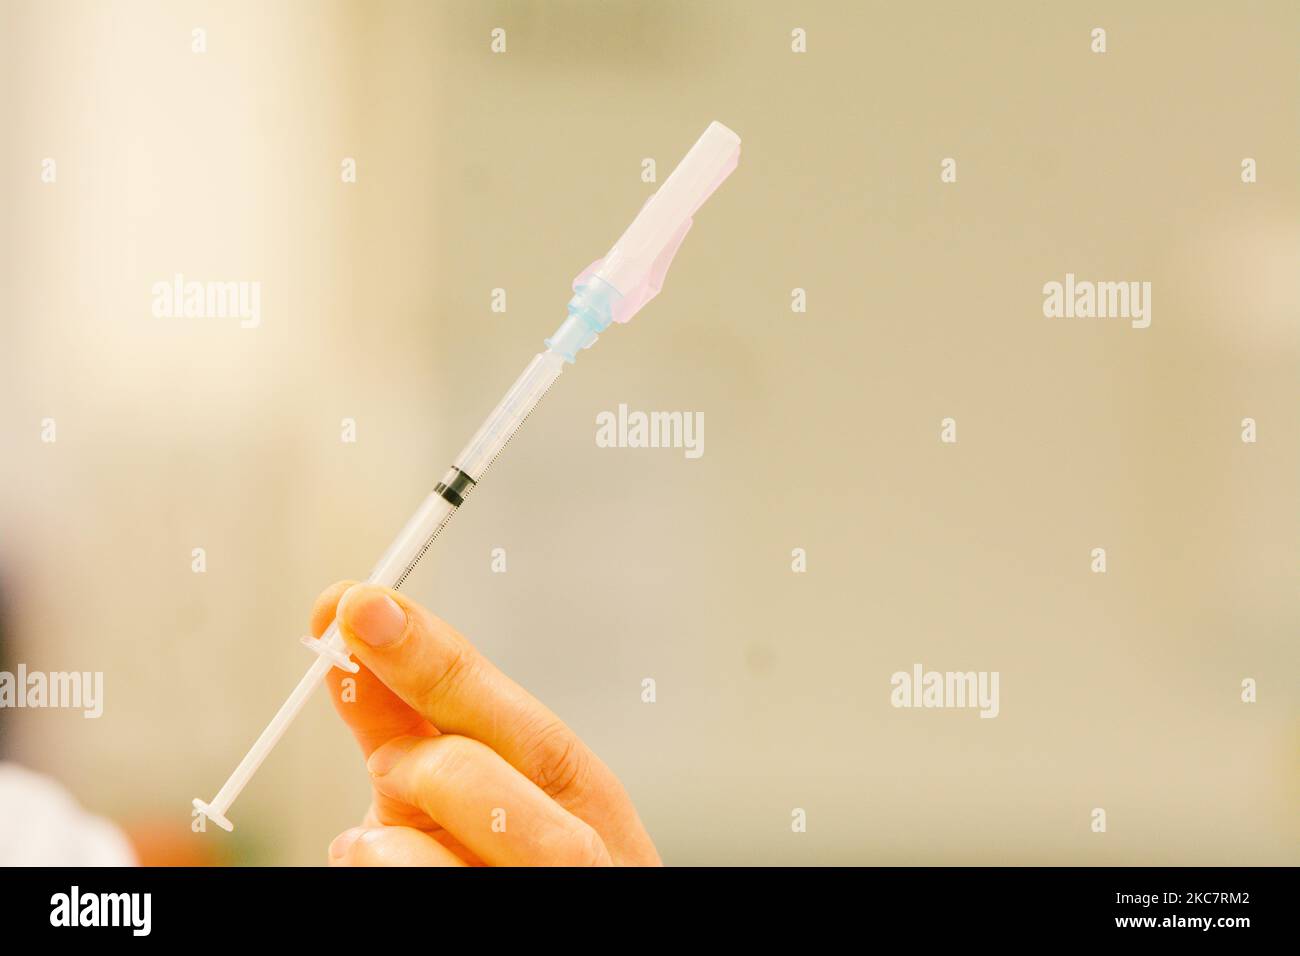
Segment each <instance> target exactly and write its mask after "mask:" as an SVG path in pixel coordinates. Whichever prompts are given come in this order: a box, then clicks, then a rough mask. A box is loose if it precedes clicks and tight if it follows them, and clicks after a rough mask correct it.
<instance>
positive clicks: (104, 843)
mask: <svg viewBox="0 0 1300 956" xmlns="http://www.w3.org/2000/svg"><path fill="white" fill-rule="evenodd" d="M135 863H136V860H135V854H134V853H132V852H131V845H130V844H129V843H128V842H127V840H126V837H124V836H123V835H122V832H121V831H120V830H118V829H117V827H115V826H113V824H111V823H109V822H108V821H107V820H105V819H103V818H102V817H97V816H94V815H92V814H90V813H87V812H86V811H85V810H83V809H82V808H81V806H80V805H79V804H78V803H77V802H76V800H74V799H73V798H72V796H71V795H70V794H69V793H68V792H67V791H66V790H64V789H63V787H61V786H60V785H59V784H58V783H56V782H55V781H54V780H51V779H50V778H49V777H45V776H42V775H41V774H38V773H34V772H33V771H31V770H26V769H24V768H22V767H20V766H18V765H17V764H12V763H0V866H134V865H135Z"/></svg>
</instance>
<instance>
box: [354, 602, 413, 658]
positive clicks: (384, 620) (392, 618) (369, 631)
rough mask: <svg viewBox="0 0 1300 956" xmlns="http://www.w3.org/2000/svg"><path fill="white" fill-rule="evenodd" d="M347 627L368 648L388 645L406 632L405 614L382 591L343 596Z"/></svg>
mask: <svg viewBox="0 0 1300 956" xmlns="http://www.w3.org/2000/svg"><path fill="white" fill-rule="evenodd" d="M343 616H344V624H345V625H346V626H347V629H348V630H349V631H351V632H352V633H353V634H355V635H356V636H357V637H358V638H360V639H361V640H363V641H365V642H366V643H367V644H369V645H370V646H371V647H383V646H384V645H386V644H391V643H393V641H395V640H397V639H398V638H399V637H401V636H402V635H403V634H404V633H405V632H406V614H405V612H404V611H403V610H402V609H401V607H399V606H398V604H397V602H396V601H394V600H393V599H392V598H390V597H389V596H388V595H387V594H385V593H383V592H382V591H377V590H372V591H369V592H362V593H360V594H353V595H351V596H350V597H349V595H348V594H345V595H343Z"/></svg>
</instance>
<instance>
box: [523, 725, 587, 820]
mask: <svg viewBox="0 0 1300 956" xmlns="http://www.w3.org/2000/svg"><path fill="white" fill-rule="evenodd" d="M529 737H530V739H529V742H528V744H527V745H526V746H525V748H524V758H523V763H524V766H525V767H526V768H527V774H528V777H529V779H531V780H532V781H533V783H535V784H537V786H538V787H540V788H541V789H542V791H543V792H544V793H545V794H546V795H547V796H548V797H551V798H552V799H554V800H561V801H562V800H563V799H564V798H565V797H568V796H573V795H574V794H577V793H580V792H582V791H583V790H584V789H585V788H586V787H587V785H588V783H589V782H590V780H591V772H592V764H591V754H590V753H589V752H588V751H587V748H586V747H584V746H583V745H582V742H581V741H579V740H578V738H577V736H575V735H574V733H573V731H571V730H570V729H569V728H568V727H566V726H565V725H564V724H562V723H561V722H560V721H558V720H551V721H548V722H547V723H545V724H543V725H542V726H540V727H539V728H537V729H536V730H535V731H533V733H532V734H531V735H529Z"/></svg>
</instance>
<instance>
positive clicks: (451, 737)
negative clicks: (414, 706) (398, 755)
mask: <svg viewBox="0 0 1300 956" xmlns="http://www.w3.org/2000/svg"><path fill="white" fill-rule="evenodd" d="M423 746H424V752H425V756H424V759H423V760H421V761H420V772H421V774H422V775H423V776H424V777H425V779H433V778H438V779H440V780H445V779H449V778H454V777H456V776H458V775H460V774H461V773H462V772H464V771H465V769H466V768H468V767H469V766H471V765H472V763H473V762H474V759H475V757H476V756H477V754H478V751H479V750H480V748H481V747H482V746H483V745H482V744H480V743H479V742H478V741H476V740H471V739H470V738H468V737H461V736H459V735H457V734H440V735H439V736H437V737H432V738H430V739H429V742H428V743H426V744H424V745H423Z"/></svg>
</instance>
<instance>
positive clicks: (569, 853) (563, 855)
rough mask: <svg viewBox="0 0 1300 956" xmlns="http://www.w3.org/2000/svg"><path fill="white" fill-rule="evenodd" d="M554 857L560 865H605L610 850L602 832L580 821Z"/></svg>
mask: <svg viewBox="0 0 1300 956" xmlns="http://www.w3.org/2000/svg"><path fill="white" fill-rule="evenodd" d="M554 859H555V863H556V865H558V866H603V865H605V863H606V862H608V860H609V852H608V851H607V850H606V849H605V843H604V841H603V840H601V838H600V834H599V833H597V832H596V831H595V830H594V829H592V828H591V827H590V826H589V825H588V824H586V823H583V822H582V821H578V822H577V823H576V824H575V825H574V827H573V829H572V830H571V831H570V833H569V834H568V836H567V838H566V839H565V840H564V844H563V847H562V848H561V849H560V850H559V852H558V853H556V854H555V857H554Z"/></svg>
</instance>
